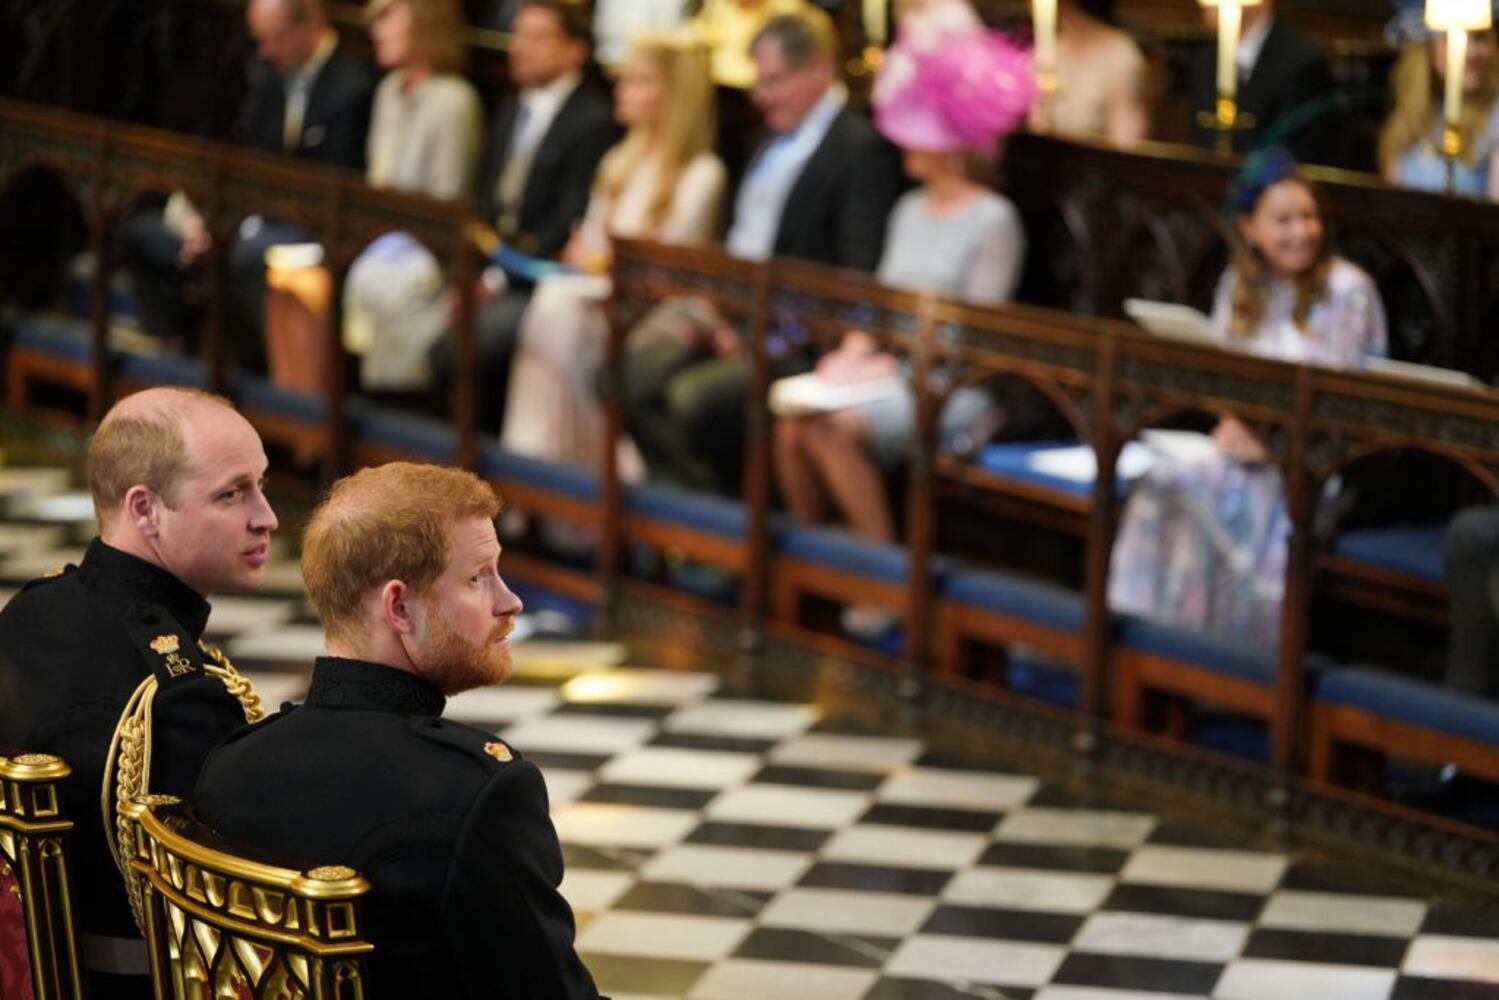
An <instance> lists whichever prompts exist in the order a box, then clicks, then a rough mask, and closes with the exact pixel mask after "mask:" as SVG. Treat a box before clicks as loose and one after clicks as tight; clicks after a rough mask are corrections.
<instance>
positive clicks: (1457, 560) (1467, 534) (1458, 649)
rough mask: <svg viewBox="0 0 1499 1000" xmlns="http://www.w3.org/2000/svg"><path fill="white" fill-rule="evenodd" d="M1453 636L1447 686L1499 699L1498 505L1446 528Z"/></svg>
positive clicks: (1460, 515) (1472, 510)
mask: <svg viewBox="0 0 1499 1000" xmlns="http://www.w3.org/2000/svg"><path fill="white" fill-rule="evenodd" d="M1446 556H1447V587H1448V591H1449V600H1450V601H1451V605H1452V637H1451V640H1450V644H1449V646H1448V649H1447V677H1446V682H1447V684H1448V686H1450V687H1453V688H1456V689H1458V690H1460V691H1467V692H1470V693H1472V694H1477V695H1481V696H1483V697H1486V698H1499V507H1469V508H1467V509H1466V510H1461V511H1458V512H1457V515H1456V516H1455V517H1453V519H1452V523H1451V524H1449V525H1448V526H1447V552H1446Z"/></svg>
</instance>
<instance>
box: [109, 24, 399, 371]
mask: <svg viewBox="0 0 1499 1000" xmlns="http://www.w3.org/2000/svg"><path fill="white" fill-rule="evenodd" d="M245 23H246V28H247V29H248V31H249V33H250V36H251V38H253V39H254V41H255V46H256V55H257V57H258V59H257V62H256V64H255V65H254V66H253V67H252V69H251V70H250V89H249V93H248V95H247V96H246V98H245V103H244V105H243V107H242V108H241V113H240V116H239V120H238V123H237V125H236V129H235V135H236V137H237V139H238V140H239V141H241V142H243V143H244V144H246V145H248V146H251V147H253V148H255V149H258V150H261V151H263V152H267V153H285V154H286V155H288V156H295V157H297V158H298V159H302V160H307V161H309V162H312V163H322V164H327V165H329V166H336V167H347V168H349V169H351V170H363V169H364V152H365V140H366V137H367V134H368V132H369V122H370V102H371V100H372V99H373V97H374V88H375V74H374V71H373V70H372V69H371V68H370V67H369V65H368V64H366V63H365V62H364V61H363V60H361V59H359V58H358V57H357V56H355V55H353V54H352V53H350V52H348V51H346V50H345V49H344V48H343V47H342V46H341V45H340V44H339V41H338V34H337V33H336V32H335V31H334V30H333V28H332V26H331V25H330V24H329V23H328V15H327V12H326V10H325V9H324V7H323V3H322V0H250V3H249V4H248V5H247V7H246V8H245ZM297 238H299V236H298V233H297V232H295V231H294V230H293V229H292V228H291V227H288V226H287V225H286V224H285V223H281V222H278V221H276V220H273V219H264V218H261V217H259V216H254V217H251V219H249V220H246V223H245V225H244V226H243V227H242V228H241V233H240V237H239V239H237V240H236V241H235V243H234V245H233V246H232V247H231V248H230V251H229V252H230V268H231V273H232V278H231V284H230V287H231V292H232V296H233V298H232V308H231V310H230V314H231V316H232V317H233V318H234V322H235V330H236V336H235V341H236V344H237V346H238V348H239V356H240V359H241V360H242V361H243V362H244V363H246V364H248V365H250V366H251V367H256V368H263V367H264V353H263V344H262V340H261V336H260V329H261V304H262V298H263V294H264V257H265V250H266V248H267V247H269V246H272V245H274V244H276V243H282V242H287V241H289V240H295V239H297ZM120 239H121V255H122V257H123V259H124V262H125V264H126V266H127V267H128V268H129V270H130V275H131V278H132V280H133V282H134V286H135V293H136V298H137V302H138V306H139V309H140V318H141V325H142V327H143V328H144V329H145V331H146V332H147V333H150V334H153V335H155V336H159V337H164V338H178V337H182V336H185V335H186V334H187V332H188V331H189V329H190V328H191V326H192V318H191V315H190V311H189V309H188V307H187V306H186V304H185V303H184V301H183V288H182V286H183V272H184V271H185V270H186V269H187V268H189V267H191V266H192V265H193V264H194V263H196V262H197V261H198V260H199V259H200V258H201V257H202V256H203V254H204V253H206V252H207V250H208V247H209V237H208V232H207V230H206V228H205V227H204V224H203V220H202V218H201V217H199V216H198V215H197V214H196V212H194V211H192V210H191V208H190V207H187V206H185V205H182V204H181V203H179V204H178V205H177V206H173V209H172V211H170V212H167V213H163V212H161V211H155V210H153V211H147V212H141V213H137V214H136V215H135V216H133V217H132V218H131V219H129V220H127V221H126V223H125V224H124V225H123V226H122V228H121V233H120Z"/></svg>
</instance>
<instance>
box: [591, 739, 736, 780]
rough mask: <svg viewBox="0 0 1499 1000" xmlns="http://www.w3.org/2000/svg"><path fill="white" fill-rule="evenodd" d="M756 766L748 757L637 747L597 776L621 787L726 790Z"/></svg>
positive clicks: (606, 766) (607, 766)
mask: <svg viewBox="0 0 1499 1000" xmlns="http://www.w3.org/2000/svg"><path fill="white" fill-rule="evenodd" d="M760 766H761V760H760V758H759V757H757V756H752V755H750V754H741V753H717V752H713V751H706V750H683V749H679V748H676V747H641V748H640V749H639V750H633V751H627V752H625V753H622V754H620V755H619V756H618V757H615V758H614V759H613V760H611V761H610V762H609V763H608V764H606V765H604V767H603V769H602V770H601V771H600V772H599V776H600V777H601V778H603V779H605V780H607V781H613V782H618V783H621V784H636V785H660V786H664V787H667V788H725V789H726V788H731V787H733V786H735V785H742V784H743V783H744V782H746V781H748V780H749V779H750V778H752V777H753V776H754V774H755V772H756V771H758V770H759V769H760Z"/></svg>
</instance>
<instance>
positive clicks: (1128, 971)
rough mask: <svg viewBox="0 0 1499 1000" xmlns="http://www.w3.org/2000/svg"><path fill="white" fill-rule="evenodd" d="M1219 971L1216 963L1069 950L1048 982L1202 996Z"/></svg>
mask: <svg viewBox="0 0 1499 1000" xmlns="http://www.w3.org/2000/svg"><path fill="white" fill-rule="evenodd" d="M1222 974H1223V965H1222V964H1221V963H1219V962H1180V961H1175V960H1173V959H1166V958H1140V957H1137V956H1133V955H1095V954H1092V953H1089V952H1073V953H1072V954H1070V955H1068V956H1067V957H1066V959H1064V960H1063V961H1062V965H1061V968H1059V969H1057V973H1056V975H1054V976H1052V977H1051V981H1052V982H1053V983H1058V984H1063V985H1067V986H1101V987H1106V988H1113V989H1116V990H1140V991H1142V992H1149V991H1155V992H1159V993H1195V994H1198V995H1199V996H1206V995H1208V994H1209V993H1212V992H1213V987H1215V986H1216V985H1218V978H1219V976H1221V975H1222Z"/></svg>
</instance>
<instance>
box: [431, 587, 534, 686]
mask: <svg viewBox="0 0 1499 1000" xmlns="http://www.w3.org/2000/svg"><path fill="white" fill-rule="evenodd" d="M426 611H427V615H426V618H427V629H426V632H427V634H426V635H425V636H424V637H423V639H422V642H421V645H420V646H419V647H418V649H417V650H416V652H417V656H416V657H413V663H414V665H415V666H416V670H417V673H418V674H419V675H420V676H421V677H422V678H423V679H424V680H426V682H427V683H428V684H431V685H432V686H433V687H435V688H437V690H439V691H441V692H442V693H443V694H445V695H448V696H449V697H451V696H453V695H455V694H459V693H461V692H464V691H470V690H472V689H474V688H479V687H487V686H489V685H491V684H499V683H502V682H503V681H504V680H505V679H506V678H508V677H509V676H510V669H511V664H510V650H509V648H508V647H499V646H496V645H495V641H496V640H498V639H499V638H500V637H501V636H503V635H504V634H506V633H508V632H509V631H510V628H511V623H510V620H509V619H505V620H504V621H502V622H501V623H500V624H499V625H497V626H496V627H495V630H494V631H493V632H491V633H490V634H489V635H487V636H485V639H484V642H483V643H482V644H480V643H475V642H474V641H472V640H471V639H469V638H467V637H465V636H464V635H462V634H461V633H459V632H458V630H457V629H455V628H453V626H452V625H451V624H450V623H449V622H448V618H447V615H445V614H443V613H442V610H441V609H440V608H438V607H437V606H436V605H433V604H428V605H427V608H426Z"/></svg>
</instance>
